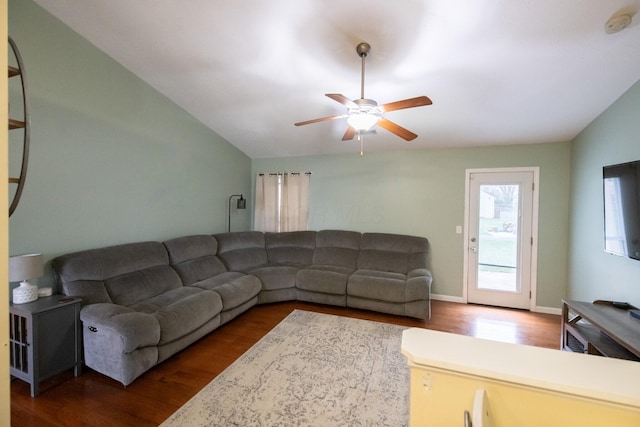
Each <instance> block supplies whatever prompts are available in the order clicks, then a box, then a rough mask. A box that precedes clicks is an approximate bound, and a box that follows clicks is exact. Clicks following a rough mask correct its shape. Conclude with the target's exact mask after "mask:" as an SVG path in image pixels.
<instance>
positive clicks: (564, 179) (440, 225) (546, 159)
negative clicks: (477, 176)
mask: <svg viewBox="0 0 640 427" xmlns="http://www.w3.org/2000/svg"><path fill="white" fill-rule="evenodd" d="M570 150H571V148H570V144H569V143H557V144H537V145H512V146H499V147H497V146H496V147H484V148H463V149H431V150H415V151H396V152H391V153H389V152H385V153H376V152H370V153H367V152H366V147H365V155H364V157H360V156H359V154H358V153H359V151H358V147H356V145H355V144H354V147H353V154H352V155H336V156H309V157H298V158H279V159H254V160H253V166H252V169H253V175H254V176H255V174H256V173H257V172H274V171H294V172H295V171H311V172H312V173H313V175H312V176H311V190H310V198H311V200H310V218H309V229H312V230H320V229H332V228H335V229H346V230H355V231H361V232H364V231H377V232H389V233H404V234H412V235H418V236H425V237H427V238H428V239H429V242H430V244H431V260H430V262H431V269H432V273H433V275H434V282H433V292H434V293H435V294H439V295H445V296H451V297H461V296H462V292H463V289H462V283H463V277H462V276H463V256H464V252H463V244H464V242H463V235H462V234H456V233H455V228H456V225H463V223H464V192H465V170H466V169H470V168H489V167H517V166H518V167H519V166H539V167H540V206H541V209H540V213H539V215H540V216H539V246H538V295H537V305H538V307H553V308H557V307H560V301H561V299H562V298H563V297H564V296H565V292H566V278H567V271H566V265H567V240H568V234H567V230H568V217H569V164H570ZM550 207H551V208H550Z"/></svg>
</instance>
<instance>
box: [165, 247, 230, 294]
mask: <svg viewBox="0 0 640 427" xmlns="http://www.w3.org/2000/svg"><path fill="white" fill-rule="evenodd" d="M163 244H164V246H165V248H167V252H168V254H169V264H170V265H171V266H172V267H173V269H174V270H176V272H177V273H178V276H180V279H181V280H182V284H183V285H185V286H187V285H192V284H194V283H197V282H199V281H201V280H204V279H207V278H210V277H214V276H217V275H218V274H221V273H224V272H226V271H227V269H226V267H225V266H224V264H223V262H222V261H221V260H220V259H219V258H218V257H217V256H216V253H217V252H218V242H217V240H216V239H215V237H213V236H210V235H195V236H184V237H178V238H175V239H171V240H167V241H165V242H164V243H163Z"/></svg>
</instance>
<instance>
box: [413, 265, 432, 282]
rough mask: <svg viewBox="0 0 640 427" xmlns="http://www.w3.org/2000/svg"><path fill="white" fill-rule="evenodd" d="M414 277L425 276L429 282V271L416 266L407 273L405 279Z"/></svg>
mask: <svg viewBox="0 0 640 427" xmlns="http://www.w3.org/2000/svg"><path fill="white" fill-rule="evenodd" d="M414 277H427V280H429V283H431V280H432V278H431V272H430V271H429V270H428V269H426V268H416V269H415V270H411V271H409V272H408V273H407V279H413V278H414Z"/></svg>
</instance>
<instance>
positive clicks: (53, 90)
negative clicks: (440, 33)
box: [9, 0, 251, 286]
mask: <svg viewBox="0 0 640 427" xmlns="http://www.w3.org/2000/svg"><path fill="white" fill-rule="evenodd" d="M9 35H10V36H11V37H12V38H13V39H14V40H15V42H16V43H17V45H18V47H19V49H20V51H21V53H22V56H23V60H24V62H25V66H26V70H27V76H28V83H29V86H30V97H29V99H30V102H31V106H32V119H31V123H32V141H31V157H30V164H29V171H28V175H27V183H26V187H25V191H24V193H23V198H22V201H21V202H20V205H19V206H18V208H17V210H16V212H15V213H14V214H13V216H12V217H11V218H10V221H9V230H10V236H9V238H10V240H9V251H10V254H11V255H16V254H20V253H25V252H41V253H43V254H44V256H45V259H46V260H48V259H50V258H52V257H54V256H56V255H60V254H62V253H66V252H70V251H76V250H81V249H86V248H94V247H100V246H106V245H111V244H118V243H125V242H133V241H140V240H163V239H167V238H171V237H175V236H180V235H186V234H196V233H216V232H223V231H225V230H226V227H227V206H228V205H227V203H228V197H229V196H230V195H231V194H236V193H241V192H242V193H245V194H248V193H249V192H250V190H251V178H250V172H251V161H250V159H249V158H248V157H247V156H245V155H244V154H243V153H242V152H240V151H239V150H237V149H236V148H235V147H233V146H232V145H231V144H229V143H228V142H227V141H225V140H224V139H223V138H221V137H220V136H219V135H217V134H215V133H214V132H212V131H211V130H209V129H208V128H206V127H205V126H204V125H203V124H202V123H200V122H199V121H197V120H196V119H194V118H193V117H192V116H190V115H189V114H187V113H186V112H185V111H184V110H182V109H181V108H179V107H178V106H176V105H175V104H174V103H172V102H171V101H169V100H168V99H167V98H166V97H164V96H162V95H160V94H159V93H158V92H157V91H155V90H154V89H153V88H151V87H150V86H148V85H147V84H146V83H144V82H142V81H141V80H140V79H138V78H137V77H136V76H134V75H133V74H132V73H130V72H129V71H127V70H126V69H124V68H123V67H122V66H121V65H119V64H118V63H116V62H115V61H114V60H112V59H111V58H110V57H108V56H107V55H105V54H104V53H103V52H102V51H100V50H98V49H97V48H96V47H94V46H93V45H91V44H90V43H89V42H88V41H86V40H85V39H84V38H82V37H80V36H79V35H77V34H76V33H75V32H73V31H72V30H70V29H69V28H68V27H66V26H65V25H64V24H62V23H61V22H60V21H59V20H57V19H56V18H55V17H53V16H52V15H50V14H49V13H48V12H46V11H45V10H44V9H42V8H40V7H39V6H37V5H35V4H34V3H33V2H32V1H30V0H11V1H10V2H9ZM11 99H12V100H15V94H12V96H11ZM17 105H18V104H17V102H12V111H13V110H14V108H17V107H15V106H17ZM20 142H21V140H19V141H17V142H16V141H11V143H12V146H14V147H15V146H16V145H18V146H19V145H20ZM11 154H12V155H13V154H14V153H13V152H11ZM18 154H19V153H18ZM11 162H12V166H11V168H12V169H14V163H15V160H11ZM249 224H250V215H249V214H248V213H246V212H239V213H234V216H233V227H234V229H248V227H249ZM51 281H52V279H51V273H50V271H48V268H47V271H46V277H45V278H43V279H41V280H40V281H39V284H40V286H43V285H47V284H51Z"/></svg>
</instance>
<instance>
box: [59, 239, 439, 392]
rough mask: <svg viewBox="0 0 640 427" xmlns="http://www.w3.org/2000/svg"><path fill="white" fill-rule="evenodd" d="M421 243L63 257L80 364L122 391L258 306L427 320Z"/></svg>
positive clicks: (321, 243) (263, 245) (353, 242)
mask: <svg viewBox="0 0 640 427" xmlns="http://www.w3.org/2000/svg"><path fill="white" fill-rule="evenodd" d="M428 248H429V245H428V241H427V239H425V238H423V237H415V236H405V235H396V234H382V233H358V232H353V231H339V230H323V231H317V232H316V231H296V232H286V233H262V232H256V231H249V232H234V233H224V234H215V235H194V236H184V237H178V238H175V239H171V240H168V241H165V242H137V243H129V244H123V245H118V246H110V247H106V248H100V249H91V250H86V251H82V252H76V253H72V254H67V255H63V256H60V257H57V258H55V259H54V260H53V261H52V262H51V265H52V267H53V270H54V274H55V277H56V284H57V286H58V287H59V291H60V292H61V293H64V294H66V295H70V296H77V297H81V298H82V300H83V308H82V310H81V312H80V318H81V320H82V324H83V345H84V362H85V364H86V365H87V366H88V367H90V368H92V369H94V370H96V371H98V372H101V373H103V374H105V375H107V376H109V377H111V378H113V379H116V380H118V381H120V382H121V383H122V384H124V385H128V384H130V383H131V382H132V381H133V380H135V379H136V378H137V377H138V376H140V375H141V374H142V373H144V372H145V371H147V370H148V369H150V368H151V367H153V366H154V365H156V364H158V363H160V362H162V361H164V360H166V359H167V358H168V357H170V356H171V355H173V354H175V353H176V352H178V351H180V350H182V349H184V348H185V347H187V346H188V345H190V344H191V343H193V342H194V341H196V340H198V339H200V338H202V337H203V336H204V335H206V334H208V333H209V332H211V331H213V330H214V329H216V328H217V327H218V326H220V325H222V324H224V323H226V322H229V321H230V320H232V319H233V318H235V317H236V316H238V315H239V314H241V313H243V312H245V311H247V310H248V309H249V308H251V307H253V306H254V305H256V304H264V303H273V302H278V301H291V300H300V301H309V302H314V303H322V304H330V305H336V306H342V307H353V308H359V309H366V310H374V311H379V312H383V313H390V314H396V315H401V316H409V317H415V318H420V319H428V318H429V317H430V315H431V312H430V287H431V273H430V272H429V270H428V269H427V254H428Z"/></svg>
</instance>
